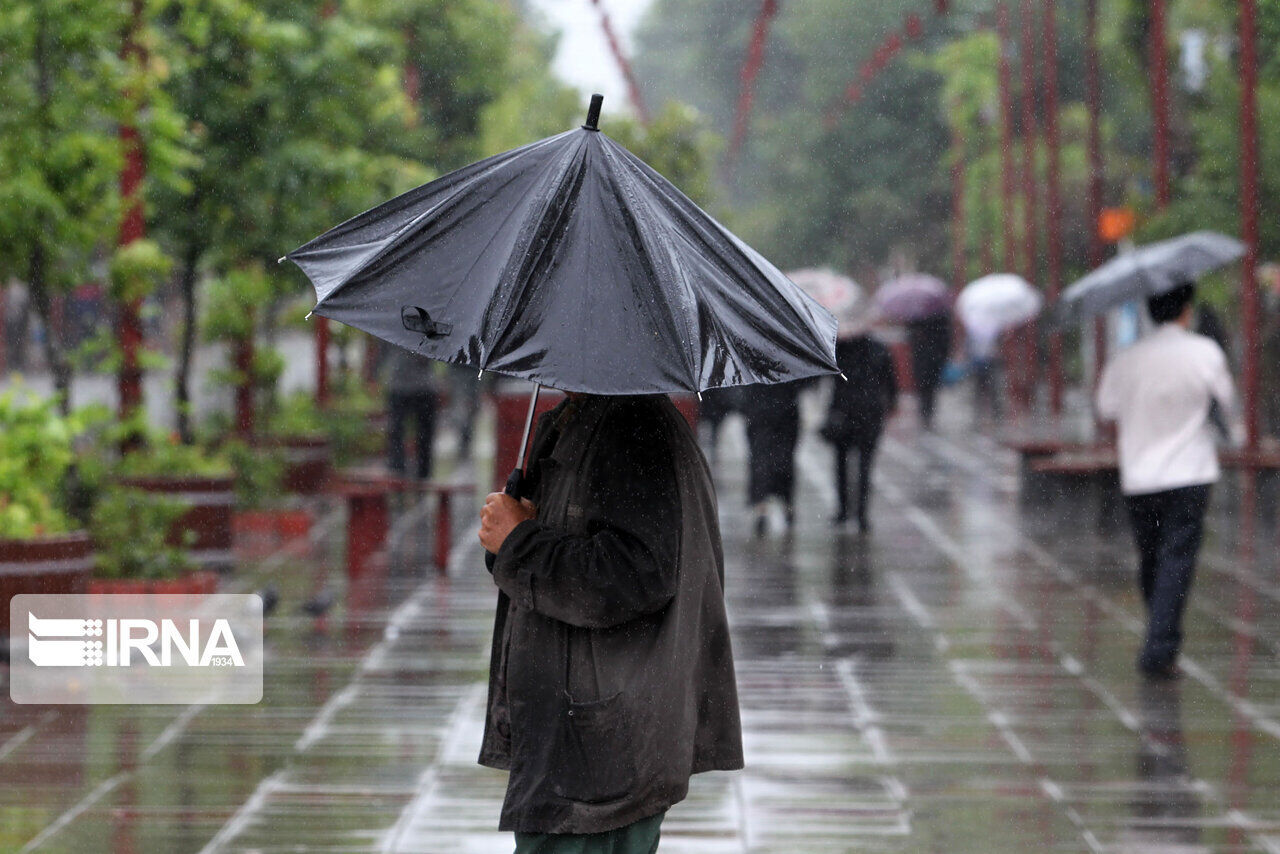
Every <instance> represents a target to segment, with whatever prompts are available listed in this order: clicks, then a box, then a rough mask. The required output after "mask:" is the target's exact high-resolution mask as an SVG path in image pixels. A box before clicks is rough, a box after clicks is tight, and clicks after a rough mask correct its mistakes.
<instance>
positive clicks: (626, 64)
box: [591, 0, 649, 125]
mask: <svg viewBox="0 0 1280 854" xmlns="http://www.w3.org/2000/svg"><path fill="white" fill-rule="evenodd" d="M591 2H592V4H593V5H594V6H595V7H596V8H597V9H599V10H600V29H601V30H602V31H603V32H604V39H605V41H606V42H608V43H609V51H610V52H611V53H612V54H613V60H614V62H616V63H617V64H618V70H619V71H621V72H622V78H623V79H624V80H625V81H626V83H627V98H628V99H629V100H630V101H631V106H632V107H634V108H635V111H636V117H637V118H639V119H640V124H642V125H643V124H648V123H649V111H648V110H646V109H645V106H644V98H643V97H642V96H641V95H640V87H639V86H638V85H637V84H636V75H635V72H633V71H632V70H631V62H630V61H629V60H628V59H627V55H626V53H625V52H623V50H622V43H621V42H619V41H618V36H617V34H615V33H614V31H613V23H612V22H611V21H610V20H609V13H608V12H607V11H605V8H604V6H602V5H600V0H591Z"/></svg>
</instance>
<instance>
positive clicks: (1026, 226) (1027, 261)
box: [1010, 0, 1037, 408]
mask: <svg viewBox="0 0 1280 854" xmlns="http://www.w3.org/2000/svg"><path fill="white" fill-rule="evenodd" d="M1035 63H1036V38H1035V12H1034V10H1033V8H1032V3H1031V0H1022V200H1023V210H1022V227H1023V234H1022V238H1023V275H1024V276H1025V277H1026V278H1027V281H1029V282H1031V283H1033V284H1034V283H1035V281H1036V278H1037V276H1036V218H1037V217H1036V214H1037V211H1036V103H1035V102H1036V64H1035ZM1018 335H1019V338H1020V339H1021V341H1020V344H1021V346H1019V348H1018V351H1019V356H1020V358H1019V362H1020V363H1021V364H1018V365H1016V366H1011V367H1013V368H1014V370H1011V371H1010V373H1011V374H1012V375H1013V377H1014V378H1015V380H1016V386H1017V391H1016V394H1015V395H1014V399H1015V402H1016V403H1017V404H1018V405H1020V406H1021V407H1023V408H1026V407H1028V406H1029V405H1030V403H1031V389H1032V385H1033V382H1034V368H1035V364H1034V363H1035V342H1034V340H1033V339H1032V338H1031V334H1030V331H1029V330H1020V331H1019V332H1018Z"/></svg>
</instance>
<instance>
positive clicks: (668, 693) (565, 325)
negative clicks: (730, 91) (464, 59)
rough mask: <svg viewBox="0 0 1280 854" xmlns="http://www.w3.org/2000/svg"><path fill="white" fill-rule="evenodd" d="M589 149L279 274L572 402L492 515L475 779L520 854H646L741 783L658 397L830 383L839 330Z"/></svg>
mask: <svg viewBox="0 0 1280 854" xmlns="http://www.w3.org/2000/svg"><path fill="white" fill-rule="evenodd" d="M600 101H601V98H600V96H598V95H597V96H593V97H592V103H591V109H590V111H589V112H588V115H587V122H586V124H585V125H583V127H582V128H581V129H580V130H572V131H569V132H567V133H563V134H560V135H558V136H554V137H550V138H548V139H544V140H541V141H539V142H535V143H532V144H530V145H527V146H524V147H523V148H519V149H516V150H514V151H509V152H506V153H505V154H499V155H496V156H494V157H491V158H489V159H488V160H484V161H481V162H479V163H476V164H472V165H471V166H467V167H464V168H463V169H460V170H458V171H457V172H453V173H450V174H448V175H445V176H443V177H442V178H439V179H437V180H436V181H433V182H431V183H429V184H426V185H424V186H422V187H419V188H418V189H416V190H412V191H410V192H409V193H406V194H405V195H403V196H400V197H398V198H396V199H393V200H391V201H389V202H387V203H385V204H383V205H381V206H379V207H377V208H374V209H373V210H370V211H367V212H365V213H364V214H361V215H360V216H358V217H356V218H355V219H353V220H350V221H348V222H346V223H343V224H342V225H339V226H337V227H336V228H334V229H332V230H330V231H329V232H326V233H325V234H323V235H321V236H320V237H318V238H316V239H315V240H313V241H311V242H310V243H308V244H306V245H305V246H303V247H301V248H300V249H298V250H295V251H294V252H292V253H290V254H289V255H288V256H287V257H288V258H290V259H291V260H293V261H295V262H296V263H297V264H298V265H299V266H300V267H302V268H303V270H304V272H306V273H307V275H308V276H309V277H310V279H311V281H312V283H313V285H314V286H315V289H316V294H317V297H318V301H317V304H316V308H315V309H314V311H315V312H316V313H318V314H322V315H324V316H326V317H330V318H334V319H337V320H341V321H343V322H346V323H349V324H351V325H354V326H357V327H359V328H361V329H364V330H365V331H367V332H370V333H372V334H374V335H377V336H379V337H381V338H383V339H385V340H387V341H390V342H391V343H393V344H397V345H399V346H401V347H405V348H407V349H410V350H413V351H415V352H418V353H421V354H423V355H426V356H429V357H431V358H435V359H438V360H441V361H446V362H452V363H454V364H463V365H467V366H469V367H471V368H472V369H473V370H476V369H478V370H481V371H494V372H497V373H502V374H506V375H508V376H514V377H520V378H524V379H528V380H531V381H533V382H534V383H536V385H535V391H534V395H533V399H532V400H531V401H530V407H529V417H528V419H527V420H526V429H525V432H526V441H527V438H528V432H529V426H530V424H531V422H532V416H533V413H534V411H535V407H536V402H537V389H538V388H539V387H540V386H541V385H543V384H545V385H548V386H551V387H554V388H559V389H562V390H564V391H565V392H566V393H567V394H568V399H567V400H566V401H565V402H564V403H562V404H561V405H560V406H558V407H557V408H556V409H554V410H552V412H550V413H548V414H546V415H544V416H543V417H542V418H541V419H540V421H539V424H538V430H537V434H536V437H535V444H534V446H533V449H532V453H531V455H530V463H529V465H527V466H524V465H523V463H524V450H523V446H522V451H521V459H520V464H518V465H517V468H516V470H515V471H513V472H512V475H511V477H510V478H509V479H508V481H507V489H506V490H505V491H504V492H502V493H493V494H491V495H489V496H488V497H487V498H486V499H485V506H484V509H483V511H482V513H481V525H480V531H479V536H480V542H481V544H482V545H483V546H484V548H485V551H486V554H487V560H486V563H487V566H488V567H489V569H490V571H491V572H492V574H493V581H494V584H495V586H496V587H497V591H498V593H497V608H496V613H495V619H494V633H493V646H492V652H491V655H490V667H489V698H488V704H487V707H486V713H485V731H484V737H483V741H482V746H481V752H480V757H479V761H480V762H481V764H484V765H487V766H490V767H494V768H501V769H506V770H508V771H509V772H510V773H509V777H508V781H507V791H506V797H505V799H504V801H503V805H502V813H501V816H500V818H499V828H500V829H501V830H507V831H514V832H515V835H516V850H517V851H518V852H533V851H538V852H568V851H573V852H583V854H597V853H598V852H631V851H636V852H641V851H643V852H653V851H655V850H656V848H657V845H658V838H659V830H660V827H661V823H662V818H663V816H664V815H665V813H666V810H667V809H668V808H669V807H671V806H672V805H673V804H675V803H677V802H679V801H680V800H682V799H683V798H684V797H685V795H686V794H687V792H688V787H689V778H690V776H691V775H692V774H695V773H699V772H703V771H711V770H733V769H736V768H741V767H742V738H741V725H740V723H739V717H738V702H737V689H736V686H735V682H734V675H733V656H732V651H731V645H730V640H729V631H728V624H727V620H726V616H725V608H724V567H723V559H722V549H721V543H720V532H719V525H718V518H717V509H716V499H715V493H714V490H713V488H712V484H711V476H710V472H709V469H708V467H707V464H706V461H705V459H704V458H703V456H702V454H701V452H700V451H699V449H698V447H697V443H696V441H695V439H694V436H693V433H692V431H691V429H690V428H689V427H688V425H687V424H686V423H685V422H684V421H683V419H682V418H681V417H680V416H679V415H678V414H677V413H676V411H675V409H674V406H673V405H672V403H671V402H670V400H669V399H667V397H666V394H668V393H671V392H677V391H685V392H690V391H696V392H701V391H703V390H706V389H710V388H721V387H730V386H740V385H749V384H753V383H777V382H786V381H791V380H798V379H804V378H806V377H810V376H818V375H821V374H828V373H835V372H836V371H837V368H836V366H835V331H836V320H835V318H834V317H832V316H831V314H830V313H829V312H827V311H826V310H825V309H823V308H821V307H820V306H819V305H817V303H815V302H814V301H813V300H812V299H810V298H809V297H807V296H805V295H804V293H803V292H801V291H800V290H799V289H798V288H796V287H795V285H793V284H792V283H791V282H789V281H788V280H787V279H786V277H785V276H783V275H782V273H781V272H779V271H778V270H777V268H775V267H774V266H773V265H772V264H770V263H769V262H768V261H766V260H765V259H764V258H763V257H761V256H760V255H759V254H758V253H756V252H755V251H754V250H752V249H751V248H750V247H748V246H747V245H746V244H744V243H742V241H740V240H739V239H738V238H737V237H735V236H734V235H733V234H731V233H730V232H729V231H728V230H726V229H725V228H724V227H723V226H722V225H720V224H719V223H717V222H716V221H715V220H713V219H712V218H711V217H709V216H708V215H707V214H706V213H704V212H703V211H702V210H700V209H699V208H698V207H697V206H696V205H694V204H693V203H692V202H691V201H689V199H688V198H686V197H685V196H684V195H682V194H681V193H680V192H679V191H678V190H676V188H675V187H673V186H672V185H671V184H670V183H668V182H667V181H666V180H665V179H664V178H662V176H661V175H659V174H658V173H656V172H654V171H653V170H652V169H651V168H649V167H648V166H647V165H646V164H644V163H643V162H642V161H640V160H639V159H638V158H636V157H635V155H633V154H631V153H630V152H629V151H627V150H626V149H625V148H623V147H622V146H620V145H619V144H618V143H616V142H614V141H613V140H611V139H609V138H608V137H607V136H605V135H604V134H603V133H600V131H599V128H598V126H597V122H598V119H599V115H600Z"/></svg>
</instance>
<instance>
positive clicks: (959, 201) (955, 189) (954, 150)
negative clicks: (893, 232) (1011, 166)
mask: <svg viewBox="0 0 1280 854" xmlns="http://www.w3.org/2000/svg"><path fill="white" fill-rule="evenodd" d="M951 156H952V158H953V160H952V162H951V280H952V282H953V283H954V287H955V288H956V289H957V290H958V289H960V288H962V287H964V285H965V278H966V277H965V269H966V266H967V265H966V264H965V216H964V214H965V211H964V131H963V130H961V128H960V124H959V122H956V123H953V124H952V126H951Z"/></svg>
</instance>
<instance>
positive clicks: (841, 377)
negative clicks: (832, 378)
mask: <svg viewBox="0 0 1280 854" xmlns="http://www.w3.org/2000/svg"><path fill="white" fill-rule="evenodd" d="M840 379H842V380H844V381H845V382H848V381H849V378H848V377H846V376H845V375H844V371H841V372H840Z"/></svg>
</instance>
